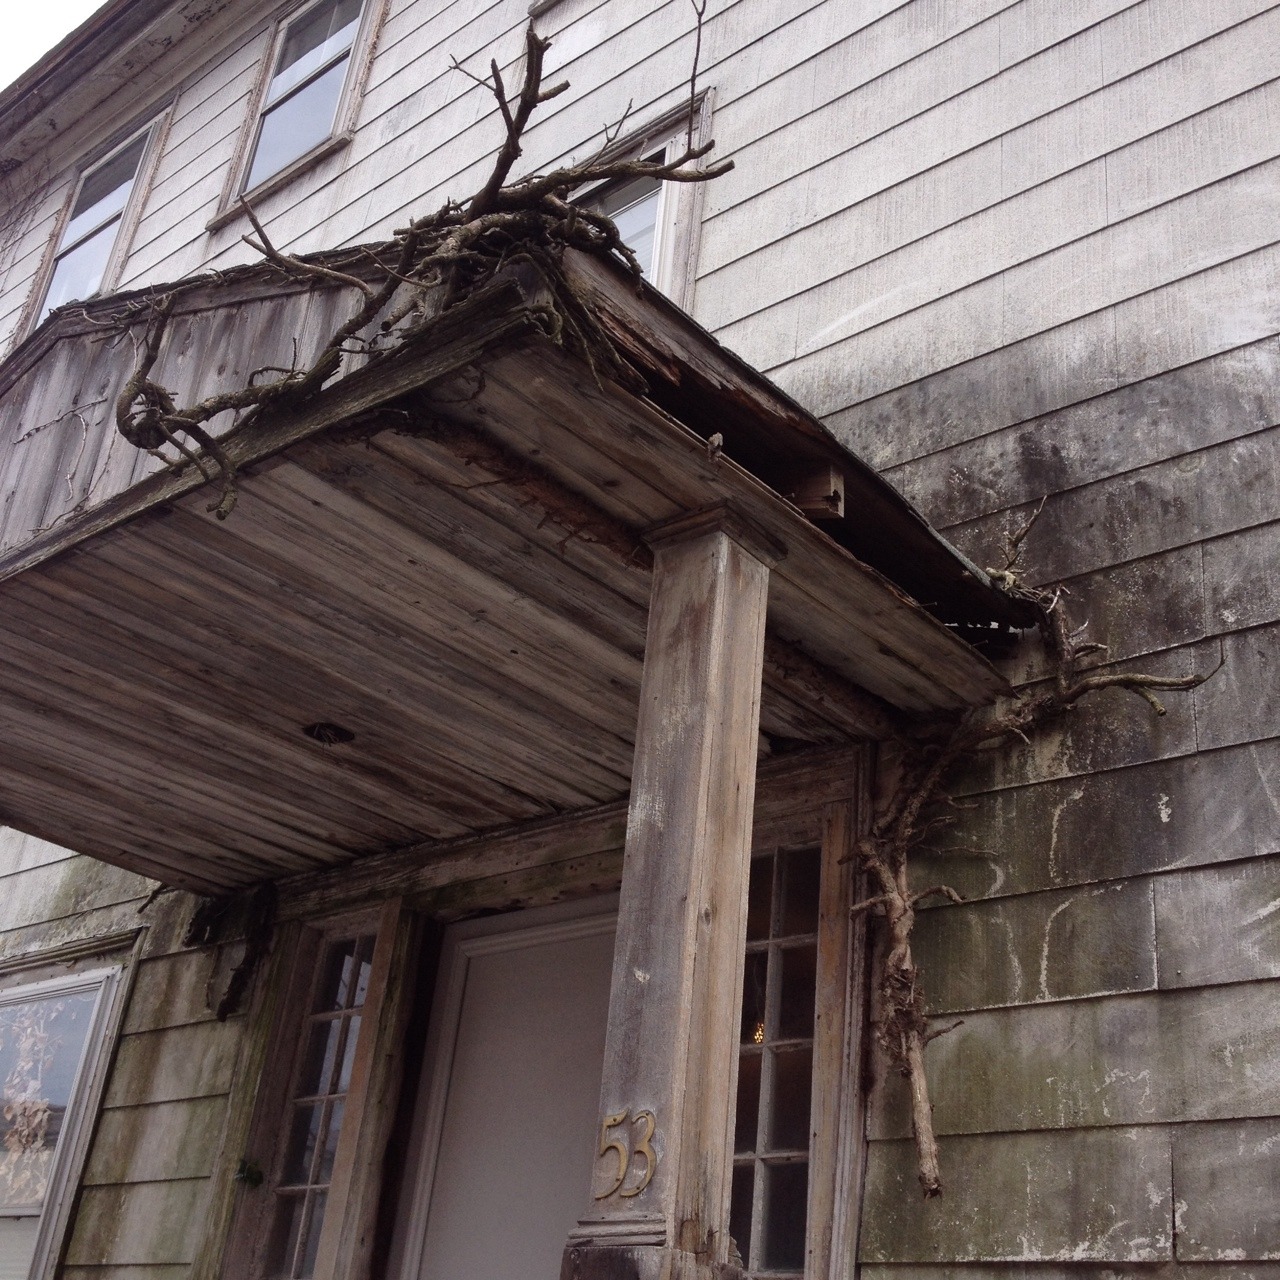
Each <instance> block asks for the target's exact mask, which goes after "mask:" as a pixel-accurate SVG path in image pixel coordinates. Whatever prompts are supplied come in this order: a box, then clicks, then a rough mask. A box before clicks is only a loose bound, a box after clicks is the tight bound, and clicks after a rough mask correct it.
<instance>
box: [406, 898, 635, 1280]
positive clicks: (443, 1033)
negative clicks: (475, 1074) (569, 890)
mask: <svg viewBox="0 0 1280 1280" xmlns="http://www.w3.org/2000/svg"><path fill="white" fill-rule="evenodd" d="M617 919H618V895H617V894H616V893H609V894H603V895H601V896H598V897H593V898H583V899H578V900H576V901H573V902H565V903H557V904H556V905H554V906H549V907H532V908H530V909H528V910H524V911H512V912H507V913H504V914H502V915H496V916H485V917H483V918H481V919H477V920H465V921H461V922H459V923H457V924H452V925H450V926H448V928H447V929H446V931H445V935H444V941H443V945H442V948H441V952H440V965H439V969H438V972H437V977H436V982H435V991H434V993H433V995H432V999H431V1016H430V1019H429V1022H428V1027H427V1042H426V1052H425V1054H424V1056H423V1063H422V1073H421V1075H420V1077H419V1081H418V1088H417V1104H416V1105H415V1107H414V1113H413V1130H412V1133H411V1136H410V1140H409V1149H408V1153H407V1157H406V1159H405V1162H404V1170H403V1173H402V1178H403V1186H404V1188H405V1190H406V1192H407V1193H408V1194H406V1195H405V1196H404V1198H403V1200H402V1202H401V1203H402V1206H404V1208H403V1209H402V1212H401V1214H400V1215H399V1221H398V1222H397V1223H396V1228H395V1235H394V1240H393V1244H392V1252H391V1265H390V1267H389V1268H388V1275H390V1276H392V1277H394V1278H395V1280H418V1277H419V1273H420V1271H421V1268H422V1258H423V1252H424V1250H425V1248H426V1236H427V1220H428V1216H429V1214H430V1210H431V1198H432V1192H433V1190H434V1187H435V1177H436V1168H437V1164H438V1160H439V1155H440V1140H441V1136H442V1134H443V1131H444V1117H445V1107H446V1105H447V1103H448V1098H449V1086H450V1083H451V1080H452V1073H453V1058H454V1050H455V1048H456V1046H457V1040H458V1030H459V1026H460V1024H461V1020H462V1007H463V1001H464V998H465V996H466V989H467V974H468V971H469V969H470V967H471V962H472V960H474V959H476V958H477V957H480V956H488V955H496V954H499V953H501V952H504V951H514V950H517V949H519V948H520V947H523V946H527V945H529V944H531V943H532V944H547V943H555V942H570V941H573V940H575V939H578V938H591V937H598V936H600V935H601V934H605V933H613V932H615V931H616V929H617ZM589 1176H590V1170H586V1169H584V1170H583V1179H582V1194H583V1199H584V1201H585V1199H586V1195H587V1190H588V1179H589Z"/></svg>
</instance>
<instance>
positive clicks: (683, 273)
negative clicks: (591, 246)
mask: <svg viewBox="0 0 1280 1280" xmlns="http://www.w3.org/2000/svg"><path fill="white" fill-rule="evenodd" d="M711 110H712V93H711V90H710V89H704V90H702V91H701V92H700V93H699V94H698V96H697V98H696V99H695V100H694V103H693V145H694V146H695V147H699V146H703V145H705V143H706V142H707V141H709V140H710V138H711ZM688 141H689V103H688V101H687V100H686V101H685V102H683V103H681V104H680V106H678V107H675V108H673V109H672V110H670V111H666V112H664V113H663V114H662V115H660V116H657V117H656V118H655V119H653V120H651V121H650V122H649V123H648V124H647V125H645V126H644V127H643V128H641V129H637V130H634V131H633V132H631V133H629V134H628V135H627V136H626V137H624V138H621V139H619V140H618V141H617V142H615V143H614V144H613V145H612V146H610V147H609V148H608V149H607V150H606V151H605V152H604V155H603V156H602V159H604V160H625V159H639V158H641V157H643V156H654V155H656V154H657V153H658V152H661V153H662V154H663V158H664V159H665V160H667V161H671V160H674V159H676V157H677V156H679V155H681V154H682V153H683V151H684V149H685V147H686V146H687V144H688ZM613 185H614V184H613V183H596V184H594V185H593V186H589V187H584V188H583V189H582V190H581V191H578V192H576V193H575V195H574V199H575V201H576V202H577V203H580V204H585V203H589V202H590V201H591V200H592V199H593V198H594V197H598V196H599V195H602V194H603V193H604V192H605V191H606V190H608V188H609V187H611V186H613ZM705 185H706V184H705V183H702V182H664V183H663V184H662V187H661V189H660V190H659V192H658V210H657V214H656V215H655V218H654V236H653V271H652V273H651V274H650V275H649V276H646V277H645V278H646V280H647V281H648V282H649V284H651V285H652V286H653V287H654V288H655V289H657V290H658V292H659V293H661V294H662V295H663V296H664V297H666V298H668V299H670V300H671V301H672V302H674V303H675V304H676V306H678V307H681V308H682V309H685V310H688V308H689V307H690V305H691V304H692V302H693V291H694V278H695V270H696V267H697V257H698V241H699V239H700V238H701V231H702V209H703V187H704V186H705Z"/></svg>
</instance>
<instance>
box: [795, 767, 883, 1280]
mask: <svg viewBox="0 0 1280 1280" xmlns="http://www.w3.org/2000/svg"><path fill="white" fill-rule="evenodd" d="M860 763H861V766H862V767H861V768H860V769H859V770H858V773H857V776H856V777H855V778H853V779H851V783H852V786H851V793H852V794H851V797H850V799H848V800H845V801H840V802H837V803H835V804H830V805H828V806H827V809H826V814H825V820H824V829H823V837H822V885H821V898H820V906H819V924H818V974H817V999H816V1008H817V1021H816V1030H815V1036H814V1052H813V1101H812V1109H811V1112H810V1115H811V1119H810V1129H811V1132H812V1134H813V1140H812V1153H811V1162H810V1166H809V1169H810V1172H809V1211H808V1213H809V1216H808V1221H809V1239H808V1247H807V1250H806V1257H805V1277H806V1280H849V1278H850V1277H851V1276H852V1275H853V1268H854V1266H855V1263H856V1256H857V1244H858V1222H859V1214H860V1212H861V1203H862V1178H863V1169H864V1166H865V1163H866V1116H865V1089H864V1087H863V1084H864V1082H863V1079H862V1067H863V1061H864V1058H865V1053H866V1036H867V1031H868V1022H867V999H868V994H869V989H868V977H869V974H868V953H867V923H866V922H867V913H866V912H862V913H860V914H859V915H857V916H855V917H853V918H850V915H849V907H850V905H851V904H852V903H853V902H854V901H855V900H857V899H858V898H861V897H863V896H864V895H863V893H862V892H861V890H860V889H859V885H860V884H861V883H862V881H863V879H864V877H863V876H862V875H861V874H860V873H859V872H858V871H857V870H856V865H855V862H854V848H855V840H856V838H857V836H858V834H859V833H860V832H861V831H863V830H865V829H866V827H867V825H868V823H869V819H870V803H869V793H870V786H869V784H870V761H869V752H868V753H866V754H864V756H863V758H862V761H861V762H860Z"/></svg>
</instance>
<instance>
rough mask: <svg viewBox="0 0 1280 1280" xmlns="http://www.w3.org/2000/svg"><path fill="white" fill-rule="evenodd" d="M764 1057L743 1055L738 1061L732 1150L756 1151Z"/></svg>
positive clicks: (754, 1054) (750, 1054)
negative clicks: (736, 1116) (735, 1121)
mask: <svg viewBox="0 0 1280 1280" xmlns="http://www.w3.org/2000/svg"><path fill="white" fill-rule="evenodd" d="M763 1060H764V1055H763V1054H760V1053H744V1054H743V1055H742V1056H741V1057H740V1058H739V1059H738V1118H737V1124H736V1126H735V1129H734V1140H733V1149H734V1151H735V1152H739V1151H754V1150H755V1149H756V1122H757V1117H758V1115H759V1112H760V1064H761V1062H762V1061H763Z"/></svg>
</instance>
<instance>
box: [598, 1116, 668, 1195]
mask: <svg viewBox="0 0 1280 1280" xmlns="http://www.w3.org/2000/svg"><path fill="white" fill-rule="evenodd" d="M630 1114H631V1113H630V1112H629V1111H618V1112H616V1113H615V1114H613V1115H611V1116H605V1118H604V1120H603V1121H601V1123H600V1155H601V1156H607V1155H608V1154H609V1152H610V1151H612V1152H613V1153H614V1155H615V1156H616V1158H617V1161H618V1172H617V1175H616V1176H615V1177H614V1180H613V1182H612V1183H611V1184H610V1186H609V1187H608V1188H607V1190H604V1191H601V1192H600V1193H599V1194H598V1195H597V1196H596V1199H597V1200H607V1199H608V1198H609V1197H610V1196H611V1195H613V1193H614V1192H615V1191H620V1190H621V1188H622V1184H623V1183H624V1182H625V1181H626V1180H627V1171H628V1170H629V1169H630V1168H631V1164H632V1162H633V1161H634V1160H635V1158H636V1157H637V1156H641V1157H643V1158H644V1173H643V1174H642V1175H641V1178H640V1181H639V1182H637V1183H636V1184H635V1186H634V1187H628V1188H627V1189H626V1190H625V1191H622V1195H623V1197H624V1198H629V1197H631V1196H638V1195H639V1194H640V1193H641V1192H642V1191H643V1190H644V1189H645V1187H647V1186H648V1185H649V1183H650V1181H651V1180H652V1178H653V1171H654V1169H655V1168H656V1167H657V1164H658V1156H657V1153H656V1152H655V1151H654V1149H653V1148H652V1147H651V1146H650V1145H649V1141H650V1139H651V1138H652V1137H653V1131H654V1128H655V1127H656V1125H657V1123H658V1120H657V1117H656V1116H655V1115H654V1114H653V1112H652V1111H637V1112H636V1113H635V1115H634V1116H632V1118H631V1125H632V1127H633V1128H636V1127H639V1128H640V1129H641V1130H642V1132H641V1133H640V1136H639V1137H638V1138H636V1139H635V1147H634V1149H633V1150H628V1149H627V1143H626V1138H627V1136H628V1135H627V1133H626V1131H625V1130H624V1131H623V1133H621V1134H620V1135H619V1136H618V1137H616V1138H611V1137H610V1136H609V1130H610V1129H619V1128H622V1126H623V1125H625V1124H626V1123H627V1117H628V1116H629V1115H630Z"/></svg>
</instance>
